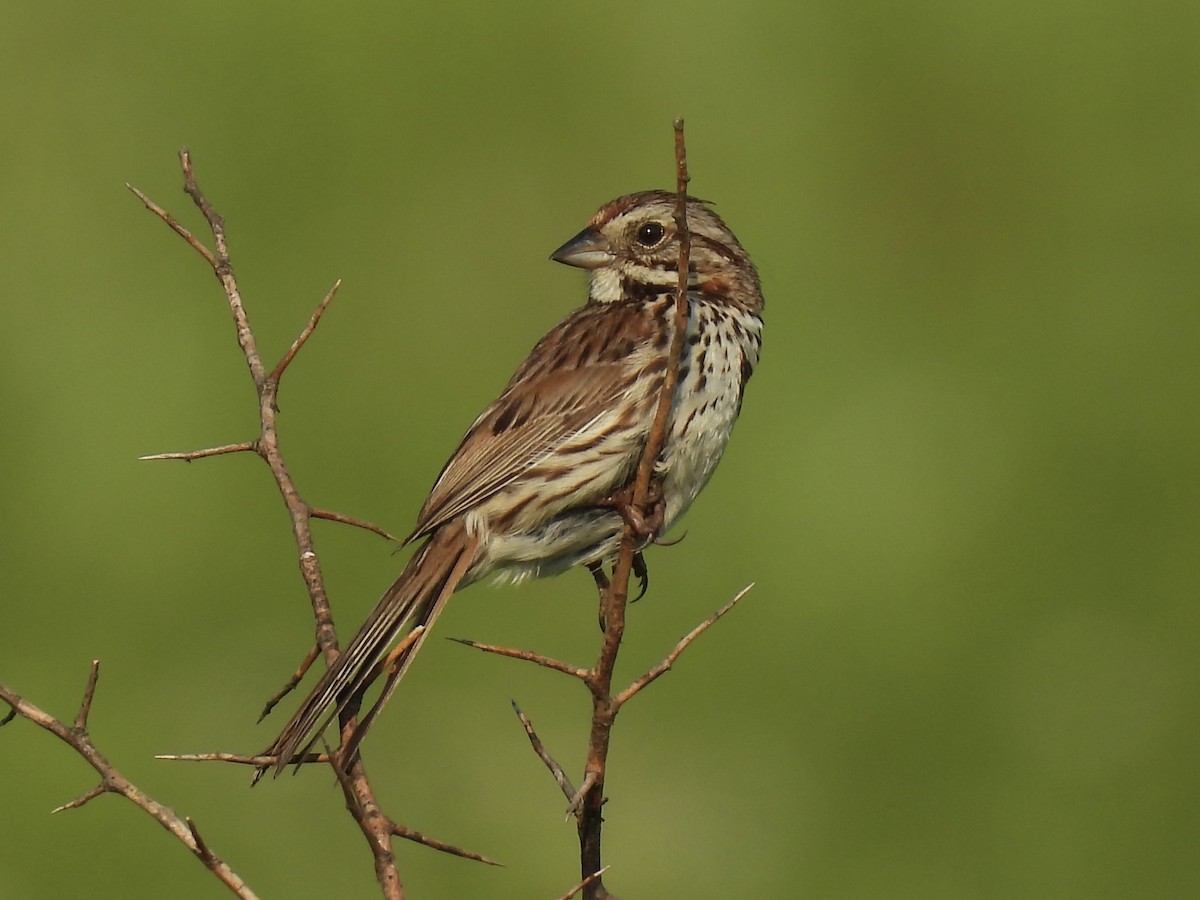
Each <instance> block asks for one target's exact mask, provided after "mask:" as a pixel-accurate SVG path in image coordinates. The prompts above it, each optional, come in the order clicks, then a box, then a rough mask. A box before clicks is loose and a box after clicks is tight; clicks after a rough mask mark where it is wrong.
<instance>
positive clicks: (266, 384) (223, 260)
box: [129, 147, 490, 900]
mask: <svg viewBox="0 0 1200 900" xmlns="http://www.w3.org/2000/svg"><path fill="white" fill-rule="evenodd" d="M179 159H180V164H181V166H182V169H183V178H184V192H185V193H186V194H187V195H188V196H189V197H190V198H191V199H192V202H193V203H194V204H195V205H196V207H197V208H198V209H199V210H200V212H201V214H202V215H203V216H204V220H205V222H206V223H207V225H208V229H209V231H210V232H211V234H212V238H213V242H214V245H215V251H214V250H210V249H209V248H208V247H206V246H205V245H204V243H203V242H202V241H201V240H200V239H198V238H197V237H196V236H195V235H193V234H192V233H191V232H189V231H188V230H187V229H186V228H184V227H183V226H182V225H180V224H179V223H178V222H177V221H176V220H175V219H174V217H172V216H171V214H170V213H168V212H167V211H166V210H164V209H163V208H162V207H161V206H159V205H158V204H157V203H155V202H154V201H153V200H151V199H150V198H149V197H147V196H146V195H145V194H144V193H142V192H141V191H139V190H138V189H137V188H135V187H133V186H129V189H130V190H131V191H132V192H133V193H134V194H135V195H136V196H137V197H138V198H139V199H140V200H141V201H142V203H143V204H145V206H146V208H147V209H148V210H150V211H151V212H152V213H154V214H155V215H156V216H157V217H158V218H159V219H161V220H162V221H163V222H165V223H166V224H167V225H168V226H169V227H170V228H171V230H172V231H174V232H175V233H176V234H178V235H179V236H180V237H182V238H183V239H184V240H185V241H186V242H187V243H188V245H189V246H191V247H192V248H193V249H194V250H195V251H196V252H197V253H199V254H200V255H201V256H202V257H203V258H204V260H205V261H206V262H207V263H208V265H209V266H210V267H211V268H212V271H213V274H214V275H216V277H217V280H218V281H220V283H221V287H222V289H223V290H224V292H225V298H226V301H227V302H228V304H229V309H230V311H231V312H232V313H233V319H234V325H235V329H236V332H237V341H238V345H239V346H240V347H241V349H242V354H243V355H244V356H245V359H246V365H247V367H248V368H249V370H250V377H251V379H252V380H253V382H254V387H255V390H256V392H257V394H258V407H259V423H260V430H259V434H258V436H257V437H256V438H255V439H254V440H253V441H246V442H242V443H237V444H226V445H223V446H220V447H211V448H208V449H205V450H195V451H189V452H185V453H158V454H153V455H151V456H146V457H143V459H154V460H162V459H182V460H186V461H189V462H190V461H192V460H195V459H202V458H205V457H208V456H217V455H221V454H225V453H237V452H247V451H249V452H253V453H256V454H257V455H258V456H259V457H261V458H262V459H263V461H264V462H266V464H267V466H268V467H269V468H270V470H271V474H272V475H273V476H274V478H275V484H276V486H277V487H278V489H279V493H280V495H281V496H282V498H283V501H284V505H285V506H286V508H287V512H288V516H289V518H290V519H291V523H292V535H293V538H294V540H295V543H296V550H297V557H298V561H299V566H300V574H301V576H302V577H303V579H304V583H305V586H306V587H307V589H308V595H309V599H310V601H311V604H312V609H313V616H314V619H315V620H316V645H317V647H318V648H320V652H322V653H323V654H324V655H325V660H326V663H327V664H332V663H333V661H334V660H335V659H336V658H337V655H338V643H337V634H336V632H335V631H334V624H333V616H332V613H331V612H330V608H329V598H328V596H327V594H326V591H325V581H324V577H323V576H322V572H321V564H320V560H319V559H318V557H317V553H316V549H315V548H314V545H313V536H312V530H311V527H310V525H311V520H312V519H314V518H322V519H329V520H331V521H335V522H342V523H344V524H348V525H353V526H355V527H358V528H363V529H366V530H368V531H371V532H372V533H374V534H378V535H380V536H382V537H385V538H387V539H389V540H394V538H392V536H391V535H390V534H388V533H387V532H386V531H384V530H383V529H381V528H379V527H378V526H376V525H373V524H372V523H370V522H364V521H362V520H359V519H355V518H352V517H350V516H346V515H343V514H341V513H334V512H330V511H328V510H323V509H317V508H315V507H312V506H310V505H309V504H308V503H306V502H305V501H304V500H303V499H302V498H301V496H300V493H299V491H298V490H297V489H296V485H295V483H294V481H293V480H292V476H291V474H290V472H289V471H288V468H287V465H286V464H285V462H284V458H283V452H282V450H281V448H280V441H279V432H278V424H277V416H278V403H277V398H278V395H279V387H280V381H281V379H282V378H283V374H284V372H285V371H286V370H287V368H288V366H289V365H290V364H291V363H292V361H293V360H294V359H295V358H296V355H297V354H298V353H299V352H300V350H301V349H303V347H304V345H305V343H306V342H307V341H308V339H309V338H310V337H311V336H312V334H313V332H314V331H315V330H316V327H317V325H318V323H319V322H320V320H321V316H322V315H323V314H324V313H325V310H326V309H327V308H328V306H329V304H330V302H331V301H332V300H333V298H334V295H335V294H336V293H337V290H338V287H339V286H340V284H341V282H340V281H339V282H337V283H335V284H334V285H333V287H332V288H330V290H329V292H328V293H326V294H325V296H324V298H323V299H322V300H321V302H320V303H318V304H317V307H316V309H315V310H314V312H313V314H312V315H311V316H310V317H309V320H308V322H307V324H306V325H305V326H304V328H303V329H302V330H301V332H300V334H299V335H298V336H297V337H296V339H295V340H294V341H293V342H292V344H291V346H290V347H289V348H288V349H287V351H286V352H285V353H284V354H283V356H282V357H280V359H279V361H278V362H277V363H276V364H275V365H274V366H273V367H272V368H271V369H270V370H268V369H267V367H266V365H264V363H263V360H262V356H261V355H260V353H259V350H258V345H257V341H256V339H255V335H254V332H253V330H252V329H251V327H250V321H249V318H248V316H247V313H246V308H245V305H244V303H243V301H242V295H241V291H240V289H239V288H238V283H237V278H236V276H235V274H234V269H233V264H232V262H231V261H230V257H229V246H228V242H227V238H226V234H225V220H224V219H223V217H222V216H221V215H220V214H219V213H218V212H217V211H216V210H215V209H214V208H213V206H212V204H211V203H210V202H209V200H208V198H207V197H206V196H205V195H204V193H203V192H202V191H201V189H200V186H199V184H198V183H197V181H196V177H195V172H194V170H193V168H192V159H191V154H190V153H189V152H188V150H187V148H186V147H185V148H183V149H181V150H180V152H179ZM306 668H307V663H306V665H304V666H302V667H301V671H300V672H298V673H297V676H296V677H294V678H293V679H291V680H289V682H288V685H286V686H285V687H284V690H283V691H281V692H280V693H279V694H277V695H276V696H275V697H273V698H272V700H271V701H270V702H269V703H268V709H269V708H270V706H271V705H273V704H274V703H275V702H277V701H278V700H279V699H280V697H282V696H283V695H284V694H286V693H287V691H288V690H290V689H291V687H294V685H295V683H296V682H298V681H299V676H300V675H302V674H303V670H304V669H306ZM343 724H345V723H343ZM169 758H176V759H190V760H201V759H203V760H206V761H207V760H221V761H226V762H235V763H245V762H251V763H252V764H254V765H261V760H260V758H259V757H242V756H238V755H236V754H197V755H192V756H187V757H183V756H174V757H169ZM317 758H319V759H327V758H328V755H327V754H319V755H317ZM339 784H340V785H341V787H342V791H343V794H344V795H345V800H346V807H347V809H348V810H349V811H350V814H351V815H352V816H353V817H354V819H355V821H356V822H357V823H358V826H359V828H360V829H361V830H362V832H363V836H364V838H365V839H366V841H367V844H368V846H369V847H370V849H371V853H372V856H373V858H374V862H375V874H376V878H377V880H378V881H379V885H380V887H381V889H382V891H383V895H384V896H385V897H387V898H389V900H403V897H404V889H403V886H402V885H401V882H400V876H399V873H398V871H397V869H396V860H395V856H394V854H393V852H392V843H391V838H392V836H393V835H398V836H401V837H405V838H407V839H409V840H415V841H418V842H419V843H423V844H425V845H426V846H429V847H433V848H435V849H438V850H442V851H445V852H449V853H454V854H456V855H459V856H466V857H468V858H478V859H480V860H481V861H485V862H490V860H485V859H483V858H482V857H480V856H479V855H478V854H472V853H470V852H469V851H465V850H460V849H459V848H457V847H453V846H451V845H449V844H445V843H444V842H441V841H436V840H434V839H432V838H427V837H425V836H424V835H422V834H420V833H419V832H415V831H412V830H411V829H408V828H406V827H405V826H403V825H400V824H399V823H397V822H394V821H393V820H392V819H390V818H388V817H387V816H386V815H384V814H383V812H382V811H381V809H380V807H379V803H378V800H377V799H376V796H375V791H374V788H373V787H372V786H371V783H370V781H369V780H368V778H367V773H366V769H365V768H364V766H363V763H362V760H361V757H360V758H359V759H358V761H357V762H356V763H355V764H354V766H353V767H352V768H351V769H350V771H349V772H348V773H347V774H346V775H345V776H344V777H340V778H339Z"/></svg>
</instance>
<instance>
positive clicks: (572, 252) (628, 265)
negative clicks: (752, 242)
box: [550, 191, 761, 303]
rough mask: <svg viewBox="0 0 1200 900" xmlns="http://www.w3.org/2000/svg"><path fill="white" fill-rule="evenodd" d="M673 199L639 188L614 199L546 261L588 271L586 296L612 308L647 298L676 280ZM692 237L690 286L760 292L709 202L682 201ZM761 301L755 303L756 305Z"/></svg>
mask: <svg viewBox="0 0 1200 900" xmlns="http://www.w3.org/2000/svg"><path fill="white" fill-rule="evenodd" d="M675 209H676V202H675V195H674V194H672V193H669V192H667V191H643V192H641V193H637V194H627V195H626V196H624V197H618V198H617V199H616V200H613V201H611V202H609V203H606V204H605V205H604V206H602V207H600V209H599V211H597V213H596V214H595V215H594V216H592V219H591V221H590V222H589V223H588V226H587V227H586V228H584V229H583V231H581V232H579V234H577V235H575V237H573V238H571V240H569V241H567V242H566V243H565V244H563V245H562V246H561V247H559V248H558V249H557V250H555V251H554V253H553V254H552V255H551V257H550V258H551V259H553V260H555V261H556V262H560V263H565V264H566V265H568V266H577V267H579V268H581V269H588V270H589V271H590V272H591V282H592V283H591V290H590V293H589V296H590V299H591V301H592V302H595V303H612V302H615V301H618V300H622V299H629V298H637V299H645V298H646V296H647V294H662V293H666V292H668V291H671V290H674V289H675V286H676V285H677V284H678V283H679V232H678V228H677V227H676V223H675ZM687 226H688V231H689V234H690V237H691V247H690V253H689V265H688V271H689V278H688V282H689V284H690V285H691V289H693V290H700V291H704V292H706V293H710V292H711V293H722V294H723V293H727V292H729V291H737V292H738V293H745V292H747V291H748V292H749V293H751V294H753V295H754V296H756V297H758V296H761V295H760V289H759V283H758V273H757V271H755V268H754V264H753V263H752V262H751V261H750V257H749V256H748V255H747V253H746V251H745V250H744V249H743V248H742V245H741V244H740V243H739V242H738V239H737V238H736V237H735V236H734V234H733V232H732V231H730V230H729V228H728V227H727V226H726V225H725V223H724V222H723V221H721V217H720V216H718V215H717V214H716V213H715V212H713V211H712V209H710V208H709V206H708V204H707V203H706V202H705V201H703V200H698V199H696V198H695V197H689V198H688V201H687ZM760 302H761V301H760Z"/></svg>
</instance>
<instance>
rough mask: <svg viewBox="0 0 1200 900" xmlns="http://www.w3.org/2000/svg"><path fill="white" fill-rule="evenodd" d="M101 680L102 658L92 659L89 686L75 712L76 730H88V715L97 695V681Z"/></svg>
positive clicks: (85, 689)
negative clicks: (77, 710)
mask: <svg viewBox="0 0 1200 900" xmlns="http://www.w3.org/2000/svg"><path fill="white" fill-rule="evenodd" d="M99 680H100V660H98V659H93V660H92V668H91V671H90V672H88V680H87V686H86V687H85V688H84V689H83V700H81V701H80V703H79V712H77V713H75V730H76V731H87V723H88V716H89V715H90V714H91V712H92V700H93V699H94V698H95V696H96V682H97V681H99Z"/></svg>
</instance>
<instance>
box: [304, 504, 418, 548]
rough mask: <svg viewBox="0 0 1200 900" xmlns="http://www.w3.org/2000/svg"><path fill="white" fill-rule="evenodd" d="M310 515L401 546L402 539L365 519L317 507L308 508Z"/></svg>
mask: <svg viewBox="0 0 1200 900" xmlns="http://www.w3.org/2000/svg"><path fill="white" fill-rule="evenodd" d="M308 514H309V515H310V516H312V518H314V519H325V520H326V521H327V522H340V523H341V524H343V525H351V526H353V527H355V528H361V529H362V530H363V531H369V532H371V533H372V534H377V535H379V536H380V537H381V538H383V539H384V540H385V541H391V542H392V543H393V544H399V543H400V542H401V539H400V538H398V537H396V536H395V535H394V534H390V533H389V532H387V531H384V530H383V529H382V528H380V527H379V526H378V525H376V524H375V523H374V522H367V521H365V520H363V519H356V518H354V516H347V515H345V514H344V513H340V512H333V511H332V510H328V509H317V508H316V507H315V506H310V507H309V508H308Z"/></svg>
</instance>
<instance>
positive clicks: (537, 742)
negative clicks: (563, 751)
mask: <svg viewBox="0 0 1200 900" xmlns="http://www.w3.org/2000/svg"><path fill="white" fill-rule="evenodd" d="M512 708H513V711H514V712H515V713H516V714H517V718H518V719H520V720H521V726H522V727H523V728H524V729H525V734H526V735H528V737H529V743H530V744H531V745H532V746H533V752H534V753H536V754H537V755H538V759H540V760H541V761H542V762H543V763H545V764H546V768H547V769H549V770H550V774H551V775H553V776H554V780H555V781H557V782H558V786H559V787H560V788H561V789H562V792H563V796H565V797H566V798H567V799H568V800H574V799H575V796H576V793H577V792H576V790H575V786H574V785H573V784H571V779H570V778H568V777H567V773H566V772H564V771H563V767H562V766H560V765H559V764H558V760H556V759H555V758H554V757H553V756H551V755H550V753H549V751H548V750H546V747H545V745H544V744H543V743H542V739H541V738H540V737H538V734H537V732H536V731H534V729H533V722H531V721H529V717H528V716H527V715H525V713H524V712H523V711H522V710H521V707H519V706H518V705H517V701H516V700H514V701H512Z"/></svg>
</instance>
